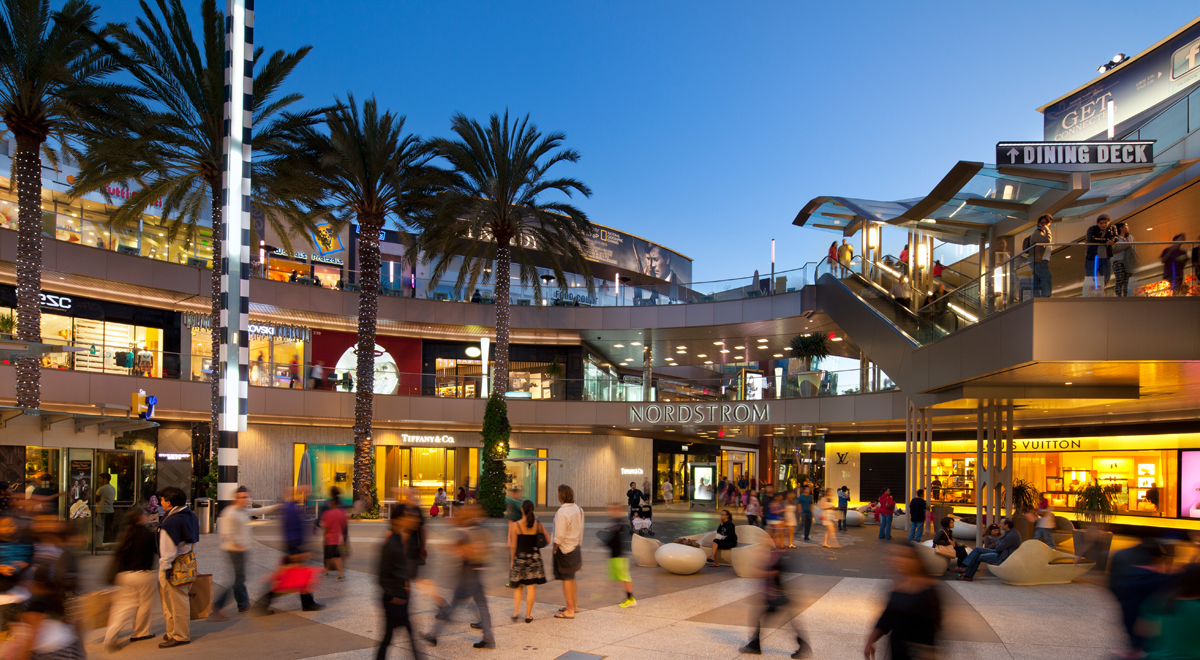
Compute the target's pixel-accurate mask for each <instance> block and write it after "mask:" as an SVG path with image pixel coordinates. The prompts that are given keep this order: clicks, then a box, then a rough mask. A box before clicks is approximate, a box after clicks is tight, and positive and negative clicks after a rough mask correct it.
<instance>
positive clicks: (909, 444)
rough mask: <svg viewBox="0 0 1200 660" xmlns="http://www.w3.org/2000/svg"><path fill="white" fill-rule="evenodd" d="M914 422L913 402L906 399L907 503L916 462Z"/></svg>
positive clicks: (905, 491) (905, 471)
mask: <svg viewBox="0 0 1200 660" xmlns="http://www.w3.org/2000/svg"><path fill="white" fill-rule="evenodd" d="M912 422H913V404H912V400H910V399H905V400H904V497H905V501H906V502H907V501H908V498H909V497H911V496H912V483H913V464H914V463H915V462H916V461H915V460H914V452H913V441H912V440H913V433H912Z"/></svg>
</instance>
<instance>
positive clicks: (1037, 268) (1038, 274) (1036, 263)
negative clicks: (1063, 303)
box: [1024, 213, 1054, 298]
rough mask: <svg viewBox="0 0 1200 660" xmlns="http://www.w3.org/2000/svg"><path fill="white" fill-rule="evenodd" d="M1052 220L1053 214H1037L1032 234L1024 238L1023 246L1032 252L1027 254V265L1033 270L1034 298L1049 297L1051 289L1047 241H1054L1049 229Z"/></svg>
mask: <svg viewBox="0 0 1200 660" xmlns="http://www.w3.org/2000/svg"><path fill="white" fill-rule="evenodd" d="M1052 222H1054V216H1052V215H1050V214H1049V213H1043V214H1042V215H1040V216H1038V219H1037V228H1035V229H1034V230H1033V234H1031V235H1030V236H1029V238H1028V239H1026V244H1025V246H1024V247H1025V248H1032V253H1031V254H1030V255H1029V267H1030V269H1031V270H1032V271H1033V297H1034V298H1049V297H1050V291H1051V287H1050V285H1051V279H1050V252H1051V248H1050V246H1049V245H1045V244H1047V243H1053V242H1054V235H1053V234H1052V233H1051V231H1050V223H1052Z"/></svg>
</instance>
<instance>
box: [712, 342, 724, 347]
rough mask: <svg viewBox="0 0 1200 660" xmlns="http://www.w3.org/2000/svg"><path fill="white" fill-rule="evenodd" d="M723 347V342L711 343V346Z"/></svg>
mask: <svg viewBox="0 0 1200 660" xmlns="http://www.w3.org/2000/svg"><path fill="white" fill-rule="evenodd" d="M724 345H725V342H723V341H714V342H713V346H724Z"/></svg>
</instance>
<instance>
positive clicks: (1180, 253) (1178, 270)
mask: <svg viewBox="0 0 1200 660" xmlns="http://www.w3.org/2000/svg"><path fill="white" fill-rule="evenodd" d="M1171 240H1172V241H1174V243H1173V244H1172V245H1168V246H1167V247H1166V249H1164V250H1163V251H1162V255H1160V256H1159V261H1162V265H1163V279H1164V280H1166V281H1167V282H1170V284H1171V295H1173V296H1186V295H1187V294H1188V290H1187V287H1185V286H1184V284H1183V276H1184V271H1185V270H1186V269H1187V261H1188V255H1187V252H1184V250H1183V242H1184V241H1186V240H1187V235H1186V234H1175V238H1172V239H1171Z"/></svg>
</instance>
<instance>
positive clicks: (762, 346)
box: [755, 344, 771, 349]
mask: <svg viewBox="0 0 1200 660" xmlns="http://www.w3.org/2000/svg"><path fill="white" fill-rule="evenodd" d="M755 348H766V349H769V348H771V347H770V346H767V345H766V344H763V345H761V346H756V347H755Z"/></svg>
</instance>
